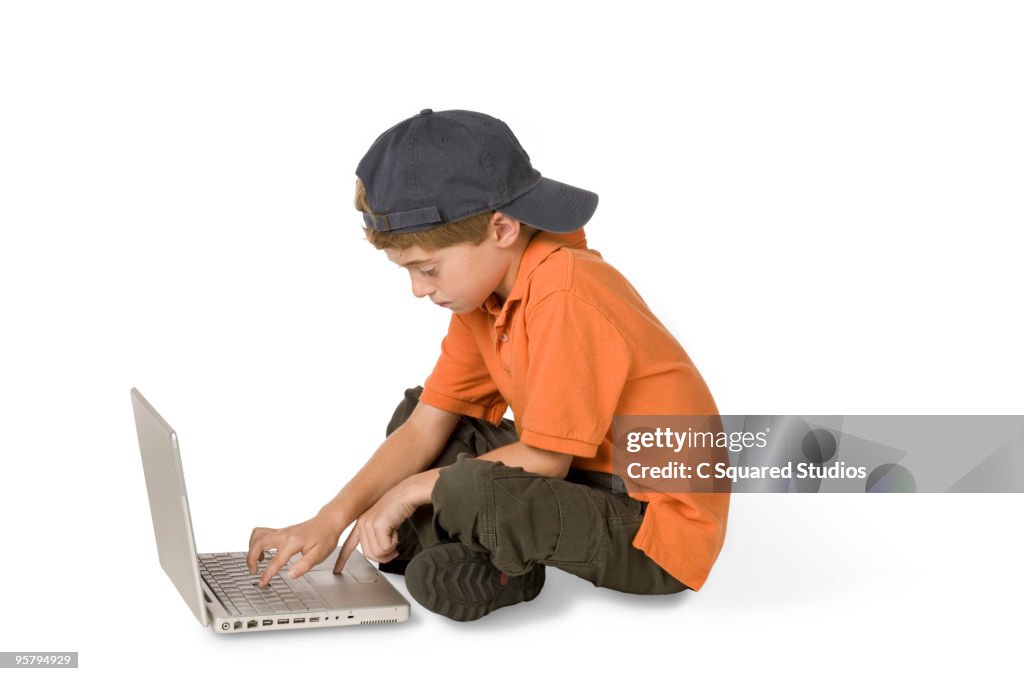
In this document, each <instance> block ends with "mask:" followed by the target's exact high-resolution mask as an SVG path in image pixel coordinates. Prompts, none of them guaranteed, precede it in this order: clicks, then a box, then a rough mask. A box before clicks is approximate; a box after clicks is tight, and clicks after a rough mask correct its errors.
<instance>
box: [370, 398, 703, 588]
mask: <svg viewBox="0 0 1024 681" xmlns="http://www.w3.org/2000/svg"><path fill="white" fill-rule="evenodd" d="M422 391H423V389H422V388H421V387H416V388H410V389H409V390H406V391H405V399H404V400H403V401H402V403H401V404H399V405H398V408H397V409H396V410H395V414H394V416H393V417H392V419H391V422H390V423H389V424H388V429H387V433H388V435H390V434H391V433H392V432H393V431H394V430H395V429H396V428H398V426H400V425H401V424H402V423H404V422H405V420H406V419H407V418H408V417H409V415H410V414H411V413H412V411H413V409H414V408H415V406H416V404H417V403H418V401H419V395H420V393H421V392H422ZM517 439H518V438H517V435H516V432H515V428H514V426H513V424H512V422H511V421H509V420H508V419H504V420H503V422H502V423H501V425H499V426H493V425H491V424H490V423H488V422H486V421H483V420H481V419H474V418H469V417H466V416H464V417H462V418H461V419H460V421H459V424H458V426H456V429H455V431H454V432H453V433H452V436H451V438H450V439H449V440H448V442H447V443H446V445H445V447H444V449H443V450H442V451H441V454H440V455H439V456H438V457H437V460H436V461H434V463H433V464H432V465H431V467H432V468H440V467H444V466H448V468H446V469H445V470H443V471H441V473H440V475H439V476H438V480H437V484H436V485H435V486H434V492H433V495H432V497H431V501H432V504H428V505H426V506H421V507H420V508H419V509H417V511H416V512H415V513H414V514H413V516H412V517H411V518H410V519H409V520H407V521H406V522H405V523H404V524H403V526H402V527H401V528H400V529H399V532H398V537H399V541H398V552H399V555H398V557H397V558H396V559H394V560H392V561H390V562H388V563H384V564H383V565H382V566H381V569H382V570H384V571H386V572H395V573H403V572H404V566H405V564H406V563H408V561H409V560H410V559H411V558H412V557H413V556H415V555H416V554H417V553H418V552H419V551H421V550H423V549H424V548H428V547H430V546H433V545H434V544H437V543H439V542H444V541H459V542H462V543H463V544H465V545H466V546H468V547H469V548H471V549H474V550H476V551H481V552H486V553H487V554H489V556H490V560H491V563H492V564H493V565H494V566H495V567H496V568H498V569H499V570H501V571H502V572H505V573H507V574H509V575H513V576H515V575H521V574H524V573H525V572H527V571H529V570H531V569H533V567H534V566H535V565H537V564H541V565H550V566H552V567H557V568H560V569H562V570H565V571H566V572H570V573H572V574H574V575H576V576H578V577H582V578H583V579H585V580H587V581H588V582H591V583H592V584H594V585H595V586H602V587H607V588H609V589H614V590H616V591H623V592H627V593H634V594H670V593H678V592H680V591H683V590H685V589H687V588H688V587H687V586H686V585H684V584H683V583H682V582H680V581H679V580H677V579H676V578H674V577H673V576H672V575H670V574H669V573H668V572H666V571H665V570H663V569H662V568H661V567H660V566H658V564H657V563H655V562H654V561H653V560H651V559H650V558H648V557H647V555H646V554H645V553H643V552H642V551H640V550H638V549H636V548H634V547H633V537H634V536H635V535H636V532H637V530H638V529H639V528H640V523H641V522H642V521H643V518H644V511H645V510H646V507H647V504H645V503H641V502H639V501H636V500H635V499H632V498H630V497H629V496H627V495H626V494H618V493H613V492H612V491H611V485H610V484H609V481H610V480H611V476H610V475H608V476H605V477H604V478H602V477H601V476H602V475H603V474H588V473H586V472H583V471H577V470H576V469H572V470H570V472H569V475H568V476H567V479H566V480H561V479H558V478H549V477H545V476H541V475H537V474H534V473H529V472H527V471H525V470H523V469H522V468H513V467H509V466H505V465H504V464H501V463H494V462H491V461H482V460H477V459H476V458H475V457H477V456H479V455H480V454H485V453H487V452H489V451H491V450H492V449H497V448H498V447H502V446H504V445H507V444H510V443H512V442H515V441H516V440H517ZM573 480H575V482H574V481H573Z"/></svg>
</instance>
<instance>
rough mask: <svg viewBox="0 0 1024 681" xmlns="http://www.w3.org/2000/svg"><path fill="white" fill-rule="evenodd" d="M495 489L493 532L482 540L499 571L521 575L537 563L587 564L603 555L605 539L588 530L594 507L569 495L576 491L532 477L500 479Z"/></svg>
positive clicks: (582, 498)
mask: <svg viewBox="0 0 1024 681" xmlns="http://www.w3.org/2000/svg"><path fill="white" fill-rule="evenodd" d="M559 483H560V484H559ZM489 487H490V489H489V497H490V499H489V500H488V501H489V502H490V503H489V504H488V506H489V507H490V508H488V509H487V510H488V511H489V512H488V513H487V514H486V515H488V516H490V517H489V518H487V520H486V521H485V524H486V525H488V526H489V527H488V528H487V531H486V533H481V535H480V539H481V543H482V544H484V546H485V547H486V548H487V549H489V550H490V552H491V560H492V562H493V563H494V565H495V566H496V567H497V568H498V569H500V570H503V571H505V572H508V573H509V574H512V575H516V574H522V573H523V572H526V571H527V570H529V569H530V568H532V567H533V566H534V565H535V564H536V563H548V562H574V563H575V562H587V561H589V560H591V559H593V557H594V555H595V554H596V553H597V549H598V548H599V546H600V542H601V541H602V536H601V535H602V534H603V533H596V532H594V531H592V530H589V529H587V528H586V526H585V521H586V519H593V517H594V515H595V514H594V506H593V502H591V501H590V500H589V499H588V498H587V497H586V496H585V494H580V493H579V491H578V490H574V489H569V488H574V487H576V485H571V484H569V483H566V482H564V481H562V480H552V479H549V478H544V477H540V476H536V475H530V474H527V475H522V476H503V477H495V478H493V479H492V480H491V484H490V485H489ZM582 491H583V492H584V493H585V492H586V490H582ZM485 537H486V538H485ZM488 543H492V544H493V545H492V546H487V544H488Z"/></svg>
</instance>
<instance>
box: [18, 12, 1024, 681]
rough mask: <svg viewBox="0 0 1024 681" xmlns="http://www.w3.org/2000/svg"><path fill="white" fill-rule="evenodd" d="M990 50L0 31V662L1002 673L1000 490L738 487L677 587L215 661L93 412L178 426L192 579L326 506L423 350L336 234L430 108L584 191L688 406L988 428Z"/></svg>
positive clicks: (512, 672) (983, 36) (538, 16)
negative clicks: (704, 571)
mask: <svg viewBox="0 0 1024 681" xmlns="http://www.w3.org/2000/svg"><path fill="white" fill-rule="evenodd" d="M1022 33H1024V21H1022V16H1021V10H1020V9H1018V6H1016V5H1015V4H1014V3H987V2H969V3H968V2H960V3H953V2H921V3H908V2H894V1H891V0H890V1H887V2H864V1H861V2H850V3H821V2H801V3H797V2H784V3H783V2H773V3H735V2H715V3H699V4H696V5H692V4H682V3H651V2H638V1H634V2H630V3H626V4H616V5H614V6H612V5H610V4H609V5H605V4H602V3H596V2H594V3H567V2H554V1H549V2H543V3H535V2H525V1H517V2H505V3H500V4H498V3H494V4H490V3H480V2H464V3H440V2H421V3H409V4H402V5H388V4H386V3H346V4H344V5H343V4H342V3H323V4H313V3H280V4H272V3H265V2H245V3H233V4H229V3H216V2H200V3H185V2H177V3H163V4H162V5H161V6H157V5H156V3H128V2H125V3H117V4H115V3H98V2H97V3H50V2H32V3H28V2H25V3H16V2H11V3H4V4H3V6H2V8H0V98H2V105H0V229H2V231H0V314H2V316H0V346H2V352H0V457H2V458H0V461H2V469H0V470H2V475H0V495H2V496H0V523H2V525H0V528H2V530H3V532H2V540H3V547H4V548H5V549H6V552H7V555H6V556H5V557H4V558H3V560H0V585H2V586H0V604H2V605H0V613H2V614H0V650H8V651H18V650H36V651H46V650H54V651H66V650H77V651H80V653H81V668H80V670H79V671H78V672H77V674H80V675H82V676H84V677H86V678H107V677H108V676H109V675H110V674H111V673H114V672H118V673H123V674H127V673H134V672H137V673H140V674H151V675H154V676H156V677H157V678H163V677H165V676H170V675H172V674H173V675H175V676H180V675H182V674H194V673H197V671H196V670H198V669H200V668H202V669H204V670H207V671H208V672H217V673H226V672H230V671H235V672H242V673H245V674H248V675H250V677H251V675H252V674H254V673H255V674H263V675H271V676H280V675H281V674H286V673H290V674H293V675H296V676H302V677H306V676H309V677H311V678H317V677H319V678H330V676H336V675H339V674H341V675H345V674H353V675H357V676H358V677H385V678H405V677H411V676H412V675H414V674H415V676H416V677H417V678H435V677H438V678H440V677H442V676H443V677H444V678H453V677H454V678H462V677H472V678H490V677H497V678H515V679H522V678H530V677H535V676H537V675H545V676H546V675H547V674H546V670H557V671H558V672H559V673H560V674H562V675H564V674H576V675H580V676H582V675H584V674H586V675H588V678H594V677H593V676H592V675H593V674H595V673H596V674H597V675H598V676H597V678H605V677H612V676H619V677H621V676H623V675H625V674H650V673H657V674H659V675H670V677H671V678H723V677H727V676H728V677H738V676H739V675H741V674H743V675H747V676H751V675H769V676H775V675H781V674H786V675H789V676H793V677H797V678H812V677H817V676H819V675H822V674H827V675H829V676H836V677H839V678H861V677H863V676H866V675H878V674H880V675H881V676H882V677H883V678H885V677H889V676H895V675H896V674H901V673H911V672H914V673H919V672H920V673H927V672H936V671H943V672H946V673H949V674H957V675H959V674H967V673H975V674H980V675H981V676H987V677H992V676H1004V677H1005V676H1015V675H1016V674H1017V673H1019V668H1018V662H1017V660H1018V658H1017V657H1016V656H1014V655H1011V652H1010V651H1011V649H1012V648H1014V647H1015V646H1016V645H1017V644H1018V637H1017V636H1016V635H1015V633H1016V634H1019V631H1020V613H1021V610H1022V606H1024V598H1022V595H1021V588H1020V586H1019V579H1018V578H1017V574H1018V573H1019V570H1020V568H1021V562H1022V557H1024V552H1022V549H1021V542H1020V539H1019V537H1020V527H1019V525H1020V522H1019V519H1020V518H1021V512H1022V510H1024V503H1022V502H1024V500H1022V498H1021V496H1020V495H952V494H950V495H918V496H892V497H884V496H839V495H834V496H828V495H821V496H813V497H812V496H808V497H795V496H794V497H784V496H772V495H737V496H735V497H734V499H733V506H732V514H731V517H730V527H729V535H728V538H727V542H726V546H725V549H724V550H723V552H722V554H721V557H720V559H719V561H718V563H717V565H716V567H715V569H714V571H713V572H712V574H711V577H710V579H709V581H708V582H707V584H706V586H705V587H704V588H703V589H702V590H701V591H700V592H699V593H688V594H685V595H683V596H681V597H674V598H661V599H658V598H643V597H635V596H625V595H622V594H617V593H613V592H607V591H604V590H598V589H594V588H593V587H591V586H590V585H589V584H588V583H586V582H583V581H581V580H578V579H576V578H574V577H571V576H569V575H566V574H565V573H558V572H557V571H555V570H549V573H548V584H547V586H546V587H545V590H544V592H543V593H542V594H541V596H540V597H539V598H538V599H537V600H536V601H534V602H533V603H530V604H528V605H524V606H517V607H515V608H508V609H505V610H502V611H499V612H497V613H495V614H494V615H492V616H490V617H488V618H486V619H485V620H481V621H480V622H477V623H475V624H463V625H460V624H456V623H452V622H448V621H446V620H442V619H441V618H439V617H436V616H434V615H432V614H430V613H428V612H426V611H424V610H423V609H422V608H419V607H418V606H416V605H414V611H413V618H412V620H410V622H408V623H406V624H404V625H398V626H392V627H378V628H373V627H365V628H361V629H336V630H325V631H318V632H298V633H277V634H264V635H252V636H242V637H220V636H215V635H214V634H212V633H211V632H210V631H208V630H204V629H202V628H201V627H200V626H199V625H198V624H197V622H196V620H195V619H194V618H193V617H192V616H191V614H190V613H189V611H188V609H187V608H186V607H185V605H184V604H183V603H182V602H181V600H180V599H179V597H178V595H177V593H176V592H175V591H174V590H173V588H172V586H171V584H170V582H169V581H168V580H167V579H166V577H165V576H164V575H163V573H162V572H161V570H160V568H159V565H158V563H157V556H156V550H155V545H154V542H153V535H152V527H151V524H150V520H149V515H148V508H147V501H146V495H145V489H144V482H143V477H142V469H141V466H140V462H139V454H138V449H137V442H136V439H135V432H134V426H133V422H132V418H131V410H130V402H129V397H128V392H129V388H131V387H132V386H133V385H134V386H138V387H139V388H140V389H141V390H142V391H143V393H144V394H145V395H146V396H147V397H148V398H149V399H150V400H151V401H152V402H153V403H154V404H155V405H156V407H157V408H158V409H159V410H161V412H162V413H163V415H164V416H165V417H166V418H167V419H168V420H169V421H170V422H171V424H172V425H173V426H175V428H176V429H177V431H178V433H179V435H180V438H181V442H182V454H183V460H184V467H185V472H186V476H187V480H188V486H189V493H190V501H191V504H192V513H193V517H194V519H195V524H196V530H197V541H198V544H199V550H200V551H214V550H231V549H242V548H244V547H245V546H246V542H247V539H248V536H249V532H250V530H251V528H252V527H253V526H255V525H269V526H283V525H287V524H291V523H294V522H298V521H300V520H303V519H305V518H307V517H309V516H310V515H311V514H312V513H314V512H315V511H316V510H317V509H318V508H319V507H320V506H321V505H322V504H323V503H324V502H325V501H327V500H328V499H329V498H330V497H331V496H333V495H334V493H335V492H336V491H337V490H338V489H339V488H340V487H341V485H342V484H344V482H345V481H346V480H347V479H348V478H349V477H350V476H351V475H352V474H353V473H354V472H355V471H356V470H357V469H358V467H359V466H360V465H361V463H362V462H363V461H364V459H365V457H366V456H367V455H368V454H369V453H370V452H371V451H372V450H373V448H374V447H375V446H376V444H378V443H379V441H380V439H381V438H382V436H383V434H384V427H385V424H386V423H387V421H388V418H389V417H390V415H391V411H392V409H393V408H394V406H395V404H396V403H397V402H398V401H399V399H400V398H401V396H402V391H403V389H404V388H406V387H409V386H412V385H415V384H417V383H421V382H422V381H423V379H424V378H425V377H426V375H427V374H428V373H429V370H430V368H431V367H432V365H433V361H434V359H435V357H436V353H437V351H438V348H439V344H440V340H441V336H442V334H443V331H444V328H445V327H446V323H447V319H446V314H447V313H445V312H444V311H443V310H440V309H438V308H436V307H434V306H432V305H431V304H430V303H429V302H428V301H424V300H417V299H415V298H413V296H412V295H411V292H410V288H409V283H408V280H407V278H406V275H405V274H404V273H403V272H402V271H400V270H397V269H396V268H395V267H394V266H393V265H391V264H390V263H388V262H387V260H386V258H385V257H384V255H383V254H381V253H378V252H377V251H375V250H374V249H373V248H372V247H370V246H369V245H368V244H366V243H365V242H364V241H363V238H362V233H361V230H360V229H359V225H360V220H359V219H358V218H359V216H358V214H357V213H356V212H355V211H354V210H353V209H352V193H353V192H352V190H353V185H354V180H355V176H354V170H355V167H356V164H357V163H358V161H359V159H360V158H361V157H362V155H363V153H364V152H365V151H366V149H367V148H368V147H369V145H370V144H371V143H372V142H373V140H374V139H375V138H376V136H377V135H378V134H379V133H380V132H382V131H383V130H385V129H386V128H388V127H390V126H391V125H393V124H394V123H397V122H398V121H399V120H402V119H404V118H406V117H408V116H411V115H413V114H416V113H417V112H418V111H419V110H420V109H422V108H426V107H430V108H433V109H435V110H443V109H450V108H467V109H474V110H478V111H484V112H487V113H490V114H492V115H495V116H497V117H499V118H501V119H502V120H504V121H506V122H507V123H508V124H509V125H510V126H511V128H512V129H513V130H514V131H515V133H516V135H517V137H518V138H519V140H520V141H521V142H522V144H523V145H524V147H525V148H526V149H527V151H528V152H529V153H530V156H531V158H532V160H533V163H534V166H535V167H536V168H537V169H538V170H540V171H541V172H542V173H543V174H545V175H546V176H549V177H552V178H554V179H558V180H562V181H565V182H569V183H572V184H575V185H578V186H581V187H585V188H587V189H591V190H593V191H596V192H598V193H599V194H600V196H601V203H600V207H599V208H598V211H597V213H596V215H595V217H594V219H593V220H592V221H591V223H590V224H589V225H588V227H587V230H588V236H589V239H590V243H591V245H592V247H594V248H596V249H597V250H599V251H600V252H601V253H602V254H603V255H604V256H605V258H606V259H607V260H608V261H609V262H610V263H612V264H613V265H614V266H616V267H617V268H619V269H620V270H621V271H623V272H624V273H625V274H626V275H627V276H628V277H629V278H630V279H631V281H632V282H633V283H634V285H635V286H636V287H637V289H638V290H639V291H640V292H641V294H642V295H643V296H644V298H645V299H646V300H647V302H648V303H649V304H650V306H651V308H652V309H653V310H654V311H655V313H656V314H657V315H659V317H660V318H661V319H662V320H663V321H664V322H665V323H666V324H667V326H668V327H669V328H670V329H671V330H672V331H673V332H674V333H675V334H676V336H677V337H678V338H679V339H680V341H681V342H682V344H683V346H684V347H685V348H686V349H687V351H688V352H689V353H690V355H691V357H692V359H693V360H694V362H695V363H696V365H697V366H698V368H699V369H700V371H701V372H702V373H703V375H704V377H705V379H706V380H707V382H708V384H709V386H710V387H711V390H712V392H713V393H714V395H715V398H716V400H717V402H718V405H719V408H720V410H721V411H722V413H727V414H989V413H991V414H1009V413H1018V414H1019V413H1024V398H1022V392H1021V379H1022V378H1024V353H1022V352H1021V348H1022V347H1024V326H1022V323H1021V315H1020V312H1019V306H1020V292H1021V290H1022V276H1021V273H1020V263H1021V255H1020V254H1021V245H1022V239H1021V227H1022V225H1024V220H1022V217H1024V215H1022V213H1024V208H1022V205H1024V202H1022V201H1021V198H1022V197H1021V188H1022V186H1024V165H1022V161H1021V159H1022V158H1024V134H1022V129H1024V127H1022V126H1021V124H1020V121H1021V120H1024V96H1022V89H1021V82H1022V75H1024V74H1022V71H1024V69H1022V66H1021V65H1022V64H1024V43H1022V42H1021V40H1020V36H1021V35H1022ZM396 583H397V584H398V585H399V588H402V589H404V585H403V583H402V581H401V580H400V579H397V578H396ZM72 673H74V672H72ZM325 675H326V676H325ZM712 675H714V676H713V677H712ZM556 678H557V677H556Z"/></svg>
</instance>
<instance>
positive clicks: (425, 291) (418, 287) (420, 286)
mask: <svg viewBox="0 0 1024 681" xmlns="http://www.w3.org/2000/svg"><path fill="white" fill-rule="evenodd" d="M433 292H434V287H433V286H430V285H429V284H426V283H424V282H423V281H417V280H416V278H415V277H413V280H412V294H413V295H414V296H416V297H417V298H422V297H423V296H429V295H430V294H431V293H433Z"/></svg>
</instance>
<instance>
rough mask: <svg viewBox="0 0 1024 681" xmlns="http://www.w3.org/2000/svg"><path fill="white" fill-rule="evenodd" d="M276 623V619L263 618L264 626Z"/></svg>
mask: <svg viewBox="0 0 1024 681" xmlns="http://www.w3.org/2000/svg"><path fill="white" fill-rule="evenodd" d="M273 624H274V620H263V626H265V627H269V626H272V625H273Z"/></svg>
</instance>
